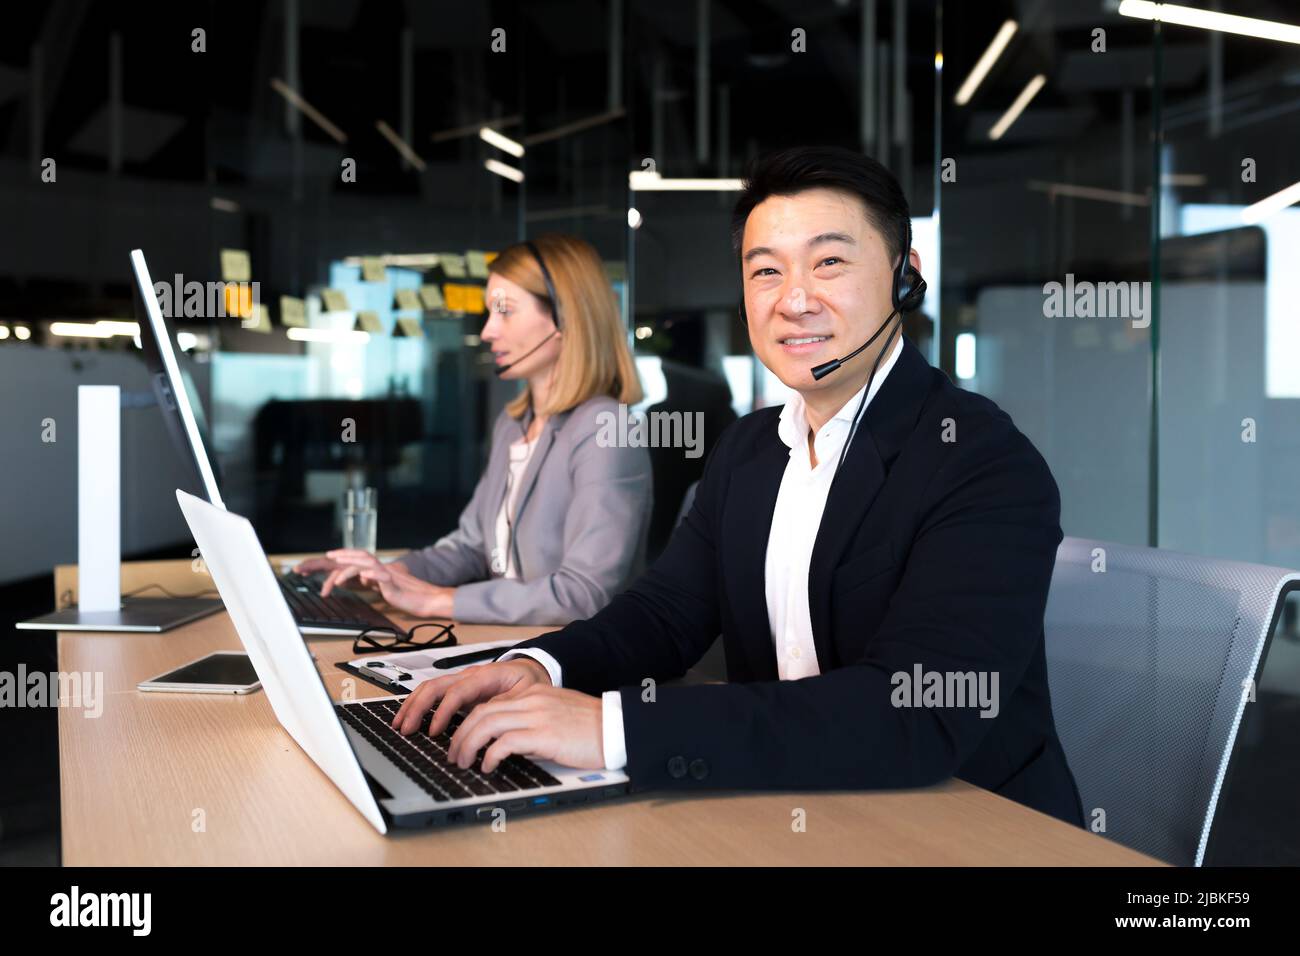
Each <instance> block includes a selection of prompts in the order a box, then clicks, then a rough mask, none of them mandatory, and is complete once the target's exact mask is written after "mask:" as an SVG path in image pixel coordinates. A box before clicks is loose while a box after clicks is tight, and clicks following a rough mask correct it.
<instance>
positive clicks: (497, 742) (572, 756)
mask: <svg viewBox="0 0 1300 956" xmlns="http://www.w3.org/2000/svg"><path fill="white" fill-rule="evenodd" d="M512 663H515V662H514V661H506V662H505V664H506V665H509V664H512ZM489 666H494V665H489ZM495 666H501V665H495ZM603 723H604V722H603V719H602V710H601V700H600V698H599V697H592V696H591V695H589V694H584V693H582V692H581V691H576V690H569V689H568V688H564V687H551V686H549V685H548V684H542V683H538V684H535V685H533V686H531V687H525V688H522V689H516V690H511V691H507V692H506V693H504V694H498V695H497V696H496V697H493V698H492V699H491V700H489V701H486V702H484V703H482V704H479V705H478V706H477V707H475V708H474V709H473V710H472V711H470V713H469V716H468V717H466V718H465V719H464V720H463V721H461V725H460V726H459V727H458V728H456V732H455V733H454V734H452V737H451V746H450V747H448V748H447V758H448V759H449V760H451V762H452V763H454V764H456V765H457V766H459V767H469V766H470V765H472V764H473V763H474V760H475V759H476V758H477V756H478V752H479V751H480V750H482V749H483V748H484V747H486V748H487V751H486V752H485V753H484V754H483V773H491V772H492V771H494V770H496V768H497V765H498V764H500V763H501V761H502V760H504V759H505V758H506V757H509V756H510V755H511V754H519V755H520V756H524V757H531V758H533V759H537V760H554V761H555V762H556V763H562V764H564V765H565V766H566V767H577V768H579V769H582V770H601V769H604V766H605V741H604V726H603Z"/></svg>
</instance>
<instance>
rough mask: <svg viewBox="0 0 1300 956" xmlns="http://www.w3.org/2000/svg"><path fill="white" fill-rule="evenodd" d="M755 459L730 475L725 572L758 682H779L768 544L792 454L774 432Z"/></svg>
mask: <svg viewBox="0 0 1300 956" xmlns="http://www.w3.org/2000/svg"><path fill="white" fill-rule="evenodd" d="M756 445H757V451H756V454H755V455H754V456H753V457H751V458H750V459H749V460H748V461H746V462H745V463H744V464H742V465H740V466H739V467H738V468H736V470H735V471H734V472H733V473H732V477H731V488H730V490H729V491H728V494H727V497H726V503H725V505H724V506H723V515H722V524H723V527H722V534H721V536H720V540H721V541H722V542H723V543H724V547H725V551H724V553H723V555H722V567H723V568H724V569H726V573H724V575H723V580H724V581H726V583H727V587H728V592H729V595H728V596H729V597H730V600H731V607H732V608H733V610H734V613H735V616H736V633H737V635H738V636H739V637H740V638H741V642H742V643H743V645H744V647H745V652H746V654H747V656H748V657H749V662H750V672H751V673H752V674H753V679H754V680H776V678H777V676H778V675H777V668H776V651H775V650H774V649H773V647H772V629H771V626H770V625H769V623H768V620H767V599H766V592H765V588H766V581H765V579H766V573H765V564H766V560H767V539H768V535H769V534H770V533H771V530H772V512H773V510H774V509H775V507H776V494H777V492H778V491H779V490H780V488H781V477H782V476H783V475H784V474H785V466H786V463H787V462H788V461H789V459H790V449H789V448H788V447H787V446H786V444H785V443H784V442H783V441H781V439H780V437H779V436H778V435H777V431H776V419H775V418H773V419H772V427H771V428H770V429H765V430H764V434H762V435H760V436H759V438H758V441H757V442H756Z"/></svg>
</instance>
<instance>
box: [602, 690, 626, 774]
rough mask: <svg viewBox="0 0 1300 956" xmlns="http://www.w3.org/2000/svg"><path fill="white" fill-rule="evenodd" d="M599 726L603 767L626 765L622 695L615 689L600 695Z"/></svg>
mask: <svg viewBox="0 0 1300 956" xmlns="http://www.w3.org/2000/svg"><path fill="white" fill-rule="evenodd" d="M600 727H601V739H602V741H603V743H604V750H605V769H606V770H622V769H623V768H624V767H626V766H627V740H626V739H625V738H624V737H623V697H622V695H621V694H619V692H618V691H616V690H607V691H605V693H603V694H601V695H600Z"/></svg>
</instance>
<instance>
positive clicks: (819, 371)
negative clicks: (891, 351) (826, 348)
mask: <svg viewBox="0 0 1300 956" xmlns="http://www.w3.org/2000/svg"><path fill="white" fill-rule="evenodd" d="M896 315H898V310H897V309H895V310H894V311H893V312H890V313H889V317H888V318H886V319H885V321H883V322H881V323H880V328H878V329H876V331H875V332H874V333H873V334H872V336H871V338H869V339H867V340H866V341H865V342H863V343H862V344H861V345H859V346H858V347H857V348H855V349H854V350H853V351H852V352H850V353H849V354H848V355H845V356H843V357H842V358H837V359H831V360H830V361H829V362H823V363H822V364H821V365H814V366H813V367H812V370H811V371H812V377H813V378H814V379H815V380H816V381H819V382H820V381H821V380H822V379H824V378H825V377H826V376H827V375H829V374H831V372H833V371H835V370H836V369H837V368H839V367H840V366H841V365H843V364H844V363H845V362H847V361H848V360H849V359H851V358H855V357H856V356H857V355H859V354H860V353H861V352H862V351H864V350H865V349H866V348H867V346H869V345H870V344H871V343H872V342H874V341H876V339H878V338H880V333H881V332H883V331H885V329H886V328H888V327H889V321H890V319H892V318H893V317H894V316H896Z"/></svg>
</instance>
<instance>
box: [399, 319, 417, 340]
mask: <svg viewBox="0 0 1300 956" xmlns="http://www.w3.org/2000/svg"><path fill="white" fill-rule="evenodd" d="M393 338H396V339H422V338H424V329H423V328H422V327H421V326H420V320H419V319H411V318H400V319H398V320H397V324H396V325H395V326H393Z"/></svg>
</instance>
